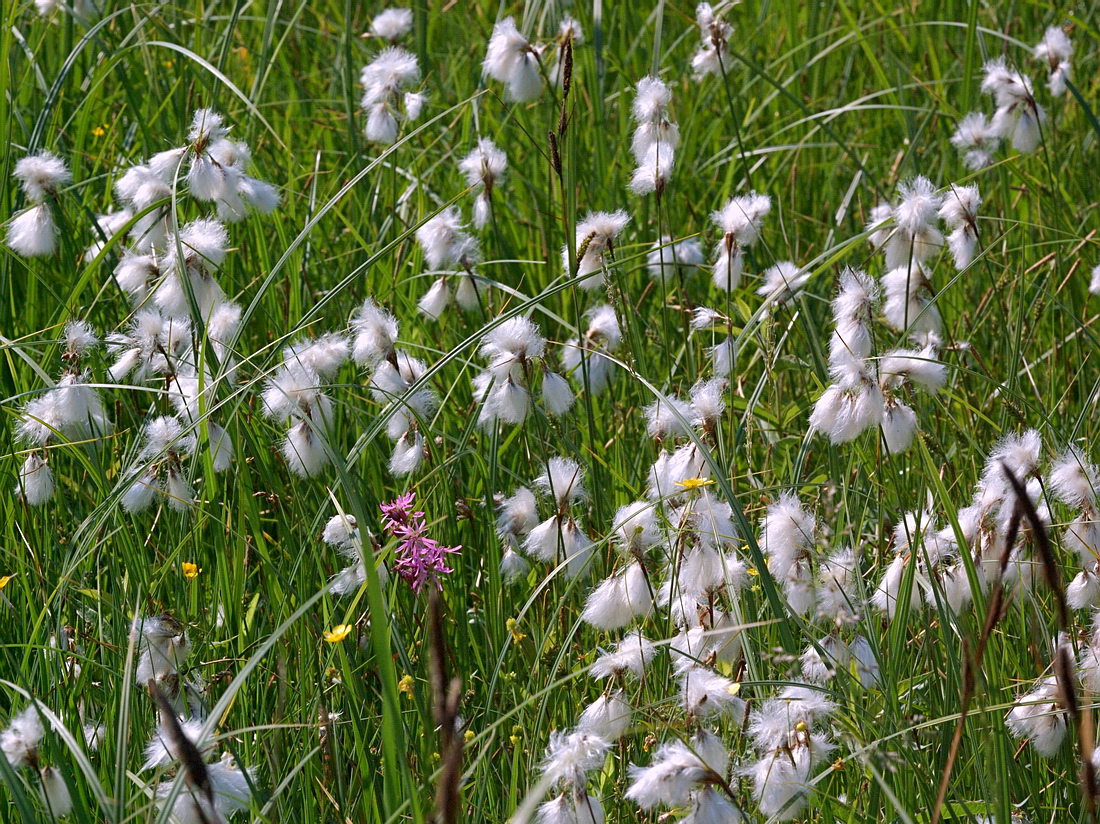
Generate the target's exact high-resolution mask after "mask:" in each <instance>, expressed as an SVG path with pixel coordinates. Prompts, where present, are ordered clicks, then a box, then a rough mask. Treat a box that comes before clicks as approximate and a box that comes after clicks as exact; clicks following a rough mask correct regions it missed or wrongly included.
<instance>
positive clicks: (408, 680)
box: [397, 675, 414, 698]
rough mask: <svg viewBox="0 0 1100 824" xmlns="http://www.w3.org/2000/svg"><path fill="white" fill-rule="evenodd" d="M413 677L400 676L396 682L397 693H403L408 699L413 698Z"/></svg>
mask: <svg viewBox="0 0 1100 824" xmlns="http://www.w3.org/2000/svg"><path fill="white" fill-rule="evenodd" d="M413 683H414V682H413V677H412V676H411V675H403V676H401V680H400V681H398V682H397V691H398V692H403V693H405V695H407V696H409V698H412V697H413Z"/></svg>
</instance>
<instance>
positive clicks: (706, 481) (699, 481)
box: [676, 478, 714, 491]
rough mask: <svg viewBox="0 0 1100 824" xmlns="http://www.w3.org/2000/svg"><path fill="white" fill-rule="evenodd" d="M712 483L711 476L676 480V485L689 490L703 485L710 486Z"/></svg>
mask: <svg viewBox="0 0 1100 824" xmlns="http://www.w3.org/2000/svg"><path fill="white" fill-rule="evenodd" d="M713 483H714V480H713V479H711V478H688V479H687V480H684V481H677V482H676V486H678V487H680V488H681V489H686V490H688V491H691V490H693V489H702V488H703V487H704V486H710V485H711V484H713Z"/></svg>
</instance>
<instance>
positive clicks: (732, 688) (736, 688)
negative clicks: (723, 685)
mask: <svg viewBox="0 0 1100 824" xmlns="http://www.w3.org/2000/svg"><path fill="white" fill-rule="evenodd" d="M726 692H728V693H729V694H730V695H737V694H738V693H740V692H741V684H740V682H738V681H734V682H733V683H732V684H730V685H729V688H728V689H727V690H726Z"/></svg>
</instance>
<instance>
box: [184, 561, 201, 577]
mask: <svg viewBox="0 0 1100 824" xmlns="http://www.w3.org/2000/svg"><path fill="white" fill-rule="evenodd" d="M180 569H181V570H182V571H183V577H184V578H198V577H199V573H200V572H202V570H201V569H200V568H199V565H198V564H193V563H191V562H190V561H184V562H183V563H182V564H180Z"/></svg>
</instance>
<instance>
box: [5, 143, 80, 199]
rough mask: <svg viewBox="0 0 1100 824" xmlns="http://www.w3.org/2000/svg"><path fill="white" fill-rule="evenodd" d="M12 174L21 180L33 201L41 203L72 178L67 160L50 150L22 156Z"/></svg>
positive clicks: (25, 191)
mask: <svg viewBox="0 0 1100 824" xmlns="http://www.w3.org/2000/svg"><path fill="white" fill-rule="evenodd" d="M12 176H13V177H15V179H16V180H18V181H19V183H20V185H21V186H22V187H23V193H24V194H26V196H27V199H28V200H30V201H31V202H32V203H41V202H42V201H44V200H45V199H46V198H47V197H49V196H50V195H54V194H56V193H57V190H58V189H59V188H60V187H61V186H64V185H65V184H66V183H68V182H69V181H70V180H72V175H71V174H70V173H69V170H68V168H66V166H65V162H64V161H63V160H62V159H61V158H59V157H58V156H57V155H55V154H51V153H50V152H39V153H38V154H36V155H29V156H28V157H24V158H21V159H20V160H18V161H17V162H16V164H15V169H14V170H13V172H12Z"/></svg>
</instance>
